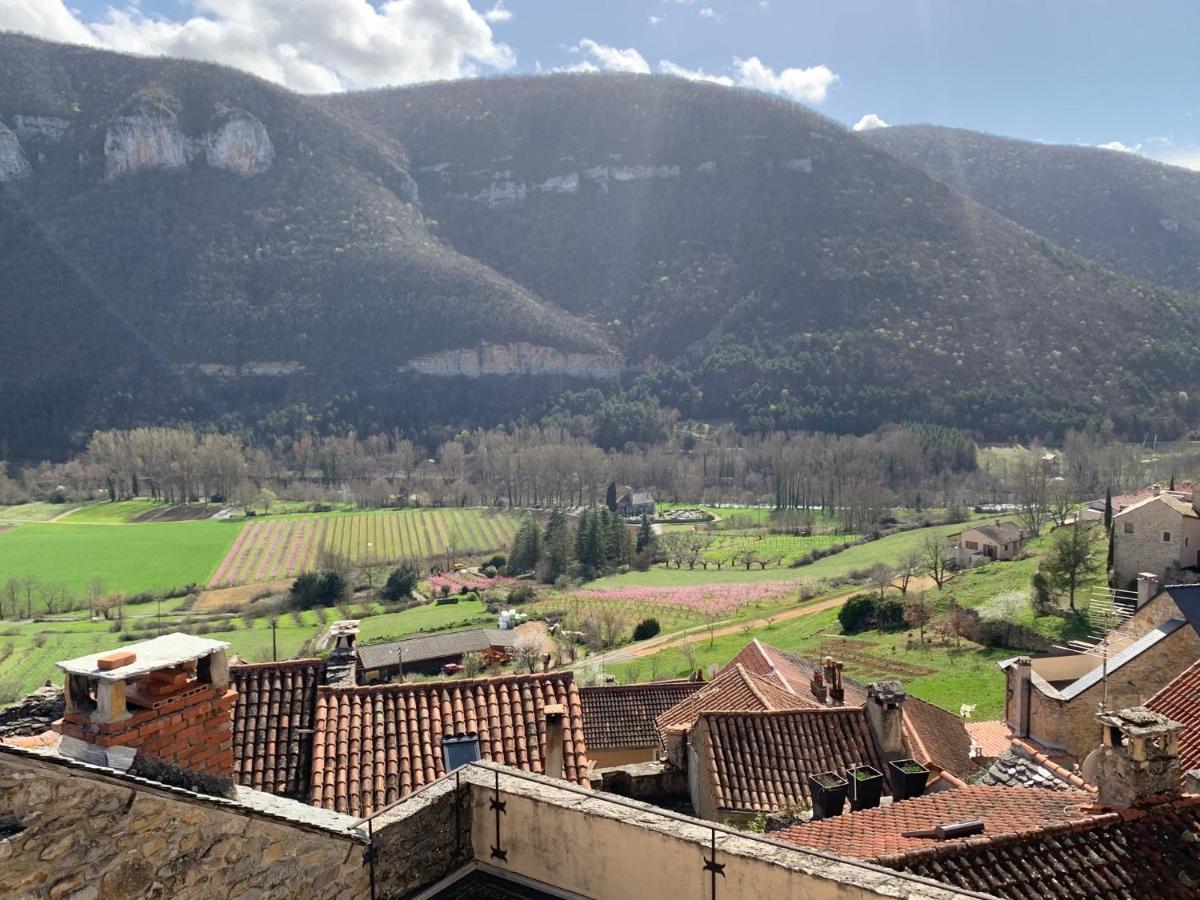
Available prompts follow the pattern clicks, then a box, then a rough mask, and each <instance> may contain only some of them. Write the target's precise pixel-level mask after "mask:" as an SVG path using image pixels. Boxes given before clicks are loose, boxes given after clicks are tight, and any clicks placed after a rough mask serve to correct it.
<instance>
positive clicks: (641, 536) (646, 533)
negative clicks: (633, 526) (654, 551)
mask: <svg viewBox="0 0 1200 900" xmlns="http://www.w3.org/2000/svg"><path fill="white" fill-rule="evenodd" d="M653 543H654V529H653V528H651V527H650V517H649V516H647V515H646V514H645V513H642V524H641V525H639V526H638V533H637V552H638V553H641V552H642V551H643V550H645V549H646V548H647V547H649V546H650V545H651V544H653Z"/></svg>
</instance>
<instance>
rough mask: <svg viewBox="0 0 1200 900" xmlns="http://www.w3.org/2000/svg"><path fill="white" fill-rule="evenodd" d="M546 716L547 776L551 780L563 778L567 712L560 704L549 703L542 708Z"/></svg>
mask: <svg viewBox="0 0 1200 900" xmlns="http://www.w3.org/2000/svg"><path fill="white" fill-rule="evenodd" d="M542 712H543V713H544V714H545V716H546V764H545V774H546V775H547V776H549V777H550V778H562V777H563V720H564V719H565V718H566V710H565V709H564V708H563V706H562V704H560V703H548V704H546V706H545V707H543V708H542Z"/></svg>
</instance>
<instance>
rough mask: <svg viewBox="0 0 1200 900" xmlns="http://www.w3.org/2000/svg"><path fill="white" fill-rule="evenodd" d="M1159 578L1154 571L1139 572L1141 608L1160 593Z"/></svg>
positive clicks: (1138, 596) (1138, 591)
mask: <svg viewBox="0 0 1200 900" xmlns="http://www.w3.org/2000/svg"><path fill="white" fill-rule="evenodd" d="M1158 589H1159V580H1158V576H1157V575H1155V574H1154V573H1153V572H1138V577H1137V608H1138V609H1141V608H1142V607H1143V606H1145V605H1146V604H1147V603H1149V602H1150V601H1151V600H1153V599H1154V598H1155V596H1157V595H1158Z"/></svg>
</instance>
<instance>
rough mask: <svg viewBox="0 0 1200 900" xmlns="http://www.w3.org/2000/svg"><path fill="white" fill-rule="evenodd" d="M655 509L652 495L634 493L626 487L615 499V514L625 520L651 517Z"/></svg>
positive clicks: (646, 492)
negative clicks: (623, 517) (635, 517)
mask: <svg viewBox="0 0 1200 900" xmlns="http://www.w3.org/2000/svg"><path fill="white" fill-rule="evenodd" d="M656 508H657V507H656V505H655V502H654V495H653V494H652V493H650V492H649V491H635V490H633V488H629V487H627V488H625V490H624V491H622V492H621V496H620V497H619V498H618V499H617V512H618V513H619V514H620V515H622V516H625V518H627V519H628V518H632V517H634V516H653V515H654V512H655V509H656Z"/></svg>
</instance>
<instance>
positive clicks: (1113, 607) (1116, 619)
mask: <svg viewBox="0 0 1200 900" xmlns="http://www.w3.org/2000/svg"><path fill="white" fill-rule="evenodd" d="M1136 608H1137V591H1123V590H1118V589H1117V588H1108V587H1105V588H1093V589H1092V590H1091V592H1090V599H1089V601H1088V607H1087V612H1085V613H1084V619H1085V621H1086V626H1087V637H1086V639H1085V640H1069V641H1067V642H1066V644H1055V645H1054V648H1055V649H1056V650H1064V651H1066V652H1067V653H1075V654H1078V655H1080V656H1090V657H1092V658H1093V659H1099V660H1100V681H1101V691H1102V694H1101V700H1100V705H1101V707H1104V706H1106V705H1107V703H1108V661H1109V659H1110V658H1112V657H1113V656H1116V655H1118V654H1119V653H1121V652H1122V651H1123V650H1125V649H1126V648H1127V647H1128V646H1129V645H1130V644H1132V643H1133V642H1134V640H1135V638H1134V636H1133V635H1131V634H1129V633H1128V632H1126V631H1124V630H1123V626H1124V624H1125V623H1126V622H1127V621H1129V617H1130V616H1132V615H1133V613H1134V610H1135V609H1136Z"/></svg>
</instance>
